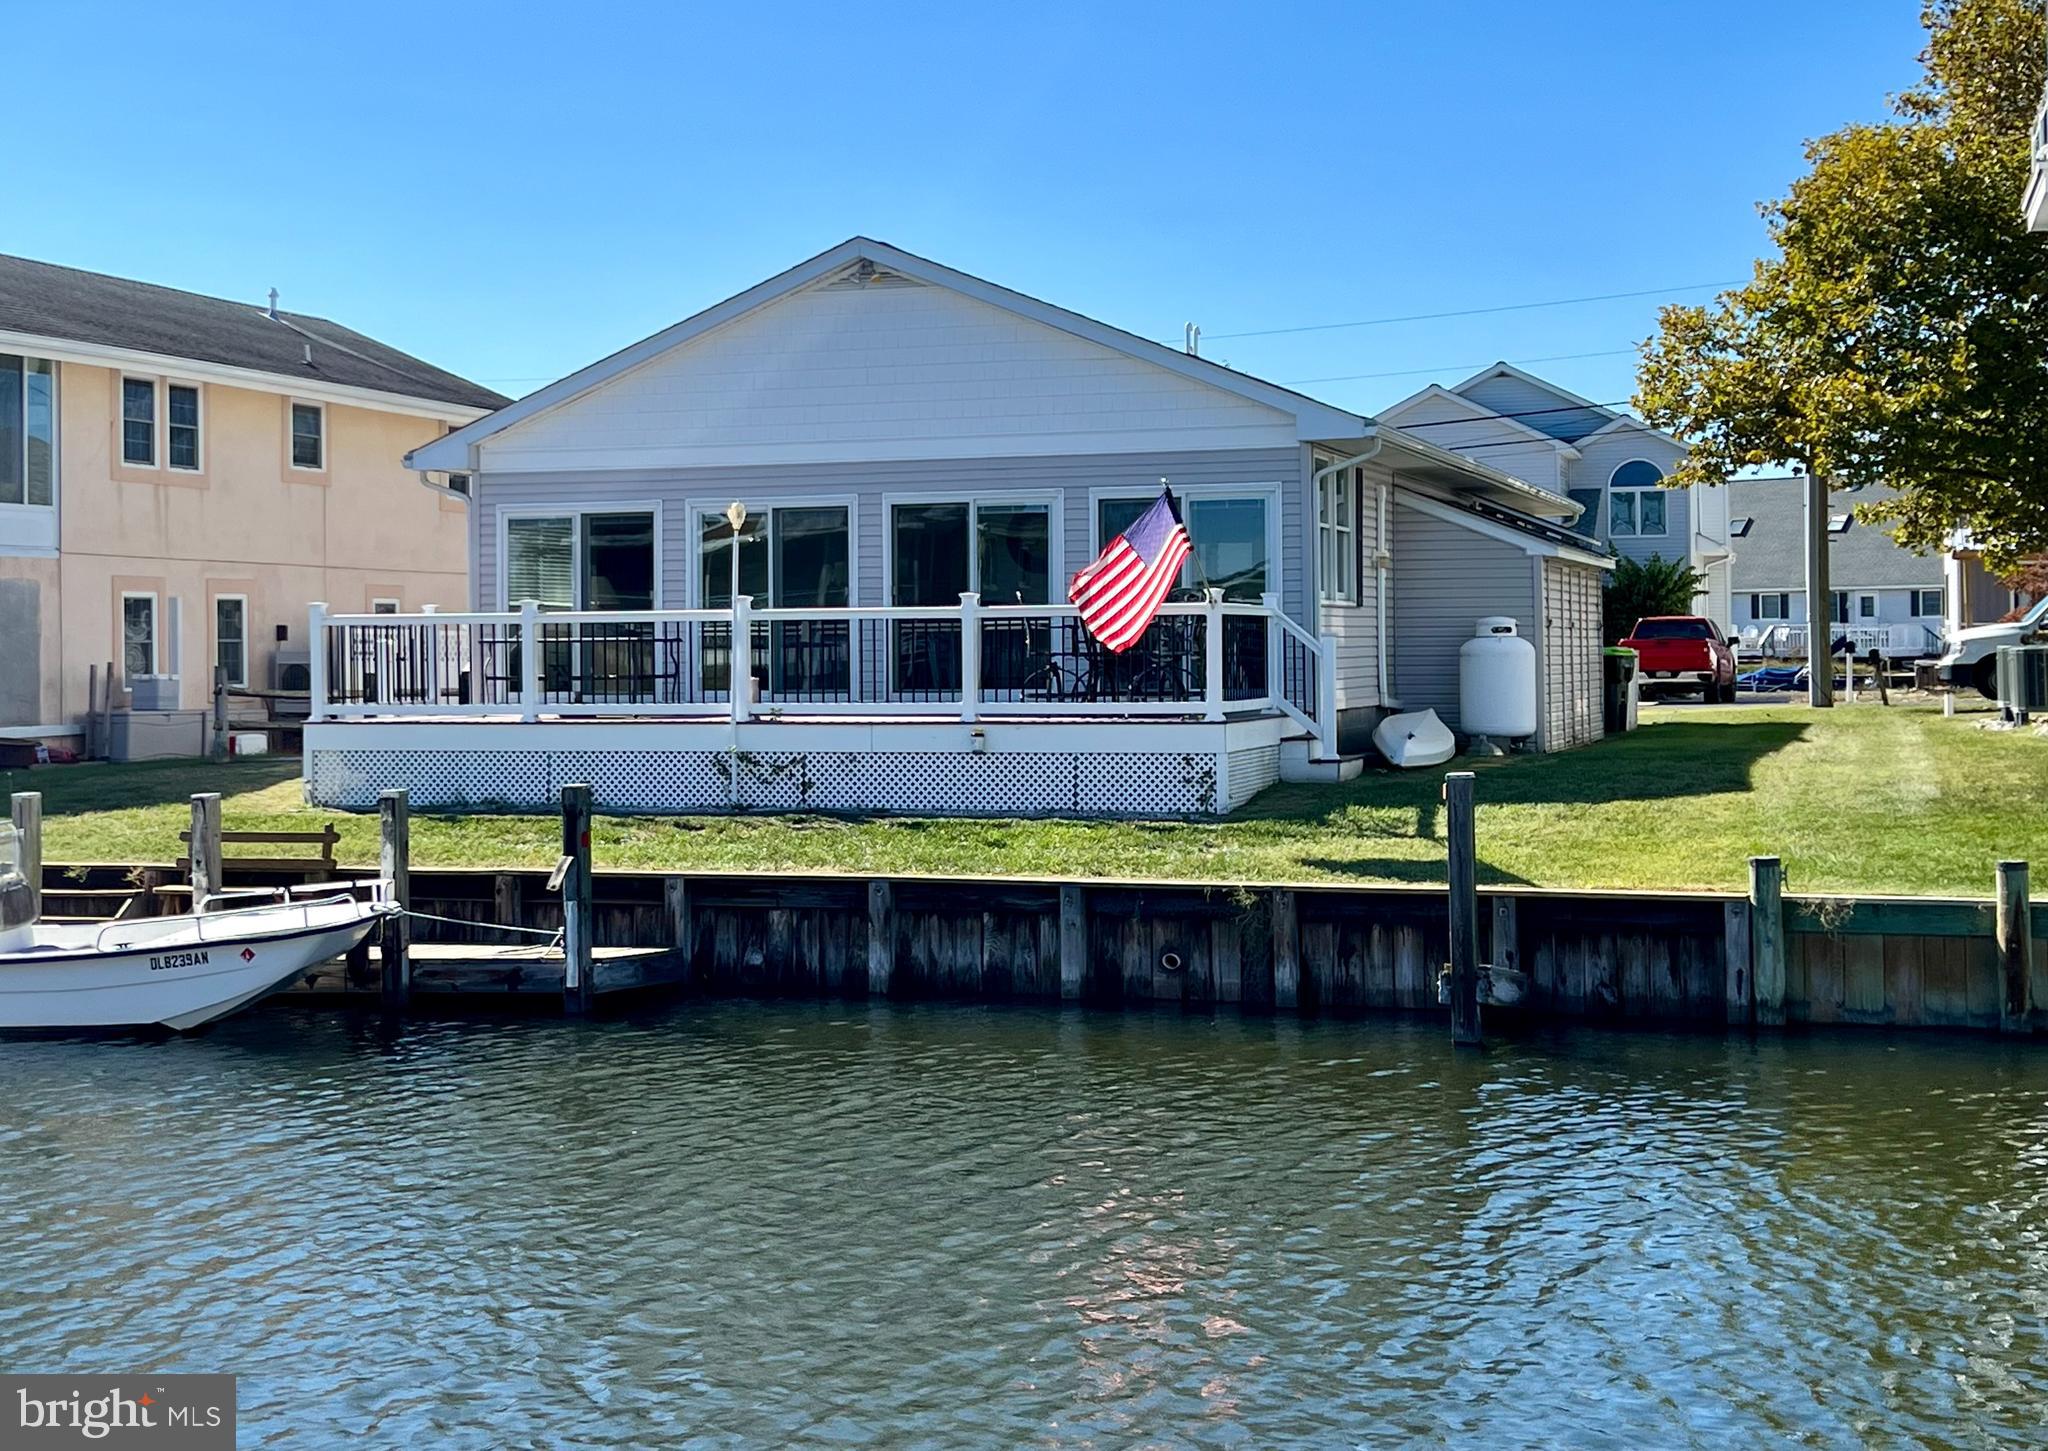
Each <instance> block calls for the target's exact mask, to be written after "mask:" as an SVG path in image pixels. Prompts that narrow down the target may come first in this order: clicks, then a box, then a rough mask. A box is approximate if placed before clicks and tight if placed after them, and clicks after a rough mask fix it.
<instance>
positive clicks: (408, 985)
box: [377, 790, 412, 1013]
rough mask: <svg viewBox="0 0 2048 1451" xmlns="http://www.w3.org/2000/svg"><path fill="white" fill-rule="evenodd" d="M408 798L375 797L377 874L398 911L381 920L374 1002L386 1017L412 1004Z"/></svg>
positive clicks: (387, 793)
mask: <svg viewBox="0 0 2048 1451" xmlns="http://www.w3.org/2000/svg"><path fill="white" fill-rule="evenodd" d="M411 868H412V798H411V797H410V796H409V795H408V794H407V793H406V792H404V791H402V790H399V791H385V792H383V793H381V794H380V795H379V796H378V797H377V872H378V875H379V876H381V877H383V878H384V880H385V881H387V882H389V883H390V884H391V900H392V901H394V902H396V903H397V904H398V905H399V907H400V909H401V911H400V913H399V915H397V916H393V917H387V918H385V919H384V930H383V941H382V947H383V953H382V958H383V969H384V971H383V975H382V977H381V978H380V979H379V982H378V1000H379V1002H380V1004H381V1005H382V1007H383V1009H384V1011H385V1012H387V1013H398V1012H403V1011H404V1010H405V1008H406V1005H407V1004H408V1003H409V1002H411V1000H412V919H411V918H410V917H408V916H405V915H404V913H405V912H408V911H410V910H411V909H412V872H411Z"/></svg>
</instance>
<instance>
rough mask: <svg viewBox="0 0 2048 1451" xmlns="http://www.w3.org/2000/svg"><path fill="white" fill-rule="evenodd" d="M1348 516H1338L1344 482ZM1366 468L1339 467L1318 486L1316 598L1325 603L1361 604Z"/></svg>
mask: <svg viewBox="0 0 2048 1451" xmlns="http://www.w3.org/2000/svg"><path fill="white" fill-rule="evenodd" d="M1347 482H1348V483H1349V485H1350V488H1349V489H1348V490H1346V491H1345V493H1346V494H1347V495H1348V498H1349V501H1350V503H1349V508H1348V511H1344V512H1348V513H1349V515H1350V517H1349V518H1342V517H1339V515H1340V511H1339V509H1338V508H1337V502H1338V498H1339V489H1340V487H1341V485H1343V484H1344V483H1347ZM1364 493H1365V470H1364V469H1362V468H1356V467H1354V468H1348V469H1336V470H1333V471H1332V472H1330V473H1328V474H1326V475H1324V477H1323V479H1322V481H1321V482H1320V483H1319V484H1317V485H1316V598H1317V599H1318V600H1320V601H1321V602H1322V603H1324V604H1326V605H1356V604H1358V603H1359V593H1358V591H1359V585H1360V579H1359V576H1360V574H1361V573H1362V571H1361V570H1360V569H1359V567H1358V533H1359V518H1360V500H1361V498H1362V496H1363V495H1364Z"/></svg>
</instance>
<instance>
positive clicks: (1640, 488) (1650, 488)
mask: <svg viewBox="0 0 2048 1451" xmlns="http://www.w3.org/2000/svg"><path fill="white" fill-rule="evenodd" d="M1630 464H1648V465H1649V466H1650V467H1651V468H1653V469H1656V470H1657V477H1658V478H1660V479H1662V478H1663V477H1664V470H1663V469H1662V468H1661V467H1659V465H1658V463H1657V461H1656V460H1655V459H1648V458H1625V459H1623V460H1622V461H1621V462H1620V463H1618V464H1616V465H1615V466H1614V468H1613V470H1612V471H1611V472H1609V474H1608V475H1607V533H1608V537H1609V538H1612V539H1668V538H1670V537H1671V501H1670V500H1669V499H1666V500H1665V501H1664V517H1663V519H1662V521H1660V523H1659V524H1658V527H1657V528H1656V529H1655V530H1654V531H1652V530H1648V529H1645V528H1643V506H1642V502H1641V501H1640V500H1639V499H1637V498H1636V497H1635V496H1636V495H1638V494H1650V493H1655V494H1668V493H1670V492H1671V490H1669V489H1668V488H1666V487H1665V486H1664V485H1663V484H1661V483H1657V484H1634V485H1622V486H1617V485H1616V484H1615V482H1614V480H1615V479H1616V478H1617V477H1618V476H1619V475H1620V473H1621V471H1622V470H1623V469H1625V468H1627V467H1628V466H1629V465H1630ZM1623 494H1627V495H1629V496H1630V498H1629V511H1628V512H1629V521H1628V525H1629V526H1628V528H1627V529H1625V530H1624V529H1621V528H1618V527H1616V524H1615V511H1614V505H1615V502H1616V500H1618V499H1619V498H1620V497H1621V496H1622V495H1623Z"/></svg>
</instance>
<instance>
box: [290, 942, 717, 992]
mask: <svg viewBox="0 0 2048 1451" xmlns="http://www.w3.org/2000/svg"><path fill="white" fill-rule="evenodd" d="M409 955H410V957H411V959H412V995H413V997H415V998H437V997H466V998H474V997H479V996H483V997H503V998H524V999H528V1000H532V1001H535V1002H546V1003H547V1004H548V1005H550V1006H555V1007H559V1006H560V1005H561V997H562V983H563V977H564V973H565V968H566V959H565V957H564V955H563V953H562V950H561V949H560V948H559V947H550V946H545V945H541V946H532V947H528V946H504V947H500V946H493V945H490V944H488V943H461V942H415V943H413V944H412V946H411V950H410V954H409ZM592 956H593V958H594V960H595V971H594V972H593V974H592V979H593V980H592V988H593V991H594V992H595V993H596V995H597V996H598V997H599V998H610V997H614V996H615V995H617V994H620V993H635V992H646V991H650V990H659V989H663V988H674V987H680V986H682V985H683V984H684V983H685V982H687V981H688V978H689V964H688V963H686V962H685V961H684V960H683V956H682V954H681V953H679V952H676V951H674V950H673V949H669V948H660V947H599V948H595V949H593V950H592ZM381 988H382V972H381V969H380V968H379V967H378V966H376V965H374V964H366V963H357V964H351V963H349V962H348V961H347V960H346V959H342V958H337V959H335V960H334V961H333V962H325V963H322V964H320V965H319V966H318V967H316V968H314V969H313V970H312V971H311V972H308V973H307V974H306V976H305V978H304V979H303V980H302V981H301V982H299V983H297V984H296V985H294V986H293V987H292V988H290V989H289V990H288V991H287V993H286V996H287V997H289V998H291V999H293V1000H300V999H308V1000H317V1001H344V1002H348V1003H351V1004H355V1005H362V1004H369V1005H375V1004H376V1002H377V1001H378V998H379V995H380V992H381Z"/></svg>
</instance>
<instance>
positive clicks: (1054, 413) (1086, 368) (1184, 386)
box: [481, 285, 1297, 470]
mask: <svg viewBox="0 0 2048 1451" xmlns="http://www.w3.org/2000/svg"><path fill="white" fill-rule="evenodd" d="M1296 443H1297V436H1296V431H1295V423H1294V420H1293V418H1292V417H1290V416H1288V415H1286V414H1283V413H1281V412H1280V411H1279V410H1277V409H1273V408H1268V407H1266V406H1265V405H1263V404H1260V403H1254V402H1252V401H1250V400H1248V399H1245V398H1241V397H1238V396H1236V395H1234V394H1231V393H1227V392H1224V391H1223V390H1221V389H1218V388H1212V387H1209V386H1206V385H1204V384H1202V383H1198V382H1195V381H1193V380H1192V379H1188V378H1183V377H1181V376H1179V375H1177V374H1175V373H1173V372H1170V371H1168V370H1167V369H1164V368H1160V367H1157V366H1154V365H1152V364H1148V363H1145V362H1141V361H1139V360H1138V359H1136V358H1133V357H1129V356H1127V355H1125V354H1122V353H1118V352H1114V351H1112V350H1111V349H1109V348H1106V347H1103V346H1101V345H1099V344H1096V343H1092V342H1088V341H1085V340H1083V339H1081V338H1079V337H1076V336H1074V335H1072V334H1069V333H1066V332H1062V331H1060V330H1059V329H1057V328H1054V327H1050V326H1047V325H1045V324H1042V323H1038V322H1034V321H1032V320H1030V319H1027V318H1021V317H1019V316H1017V315H1016V314H1014V313H1011V312H1007V311H1005V310H1003V309H1001V308H997V307H993V306H991V305H989V304H987V303H983V302H980V301H977V300H975V299H973V298H969V297H965V296H962V295H961V294H959V293H956V292H953V291H951V290H950V289H947V288H943V287H932V286H895V287H870V288H864V289H856V288H848V287H841V286H832V285H818V286H813V287H811V288H808V289H805V290H803V291H800V292H797V293H794V294H792V295H790V296H788V297H785V298H783V299H781V300H779V301H777V302H774V303H771V304H769V305H768V306H766V307H763V308H761V309H759V310H758V311H756V312H753V313H750V314H747V315H746V316H743V317H740V318H738V319H735V320H734V321H733V322H731V323H729V324H727V325H726V326H724V327H722V328H719V329H717V330H715V331H713V332H711V333H708V334H706V335H705V336H703V337H701V338H698V339H696V340H694V341H692V342H689V343H686V344H683V345H682V346H680V347H678V348H677V349H675V350H674V351H672V352H670V353H667V354H664V355H662V356H661V357H658V358H656V359H653V360H652V361H650V362H648V363H646V364H644V365H642V366H641V367H639V368H637V369H635V370H634V371H632V372H630V373H627V374H625V375H623V376H622V377H619V378H617V379H615V380H613V381H611V382H609V383H606V384H604V385H602V386H600V387H598V388H597V389H595V390H594V391H593V392H591V393H589V394H587V395H585V396H584V397H582V398H578V399H575V400H573V401H570V402H568V403H565V404H562V405H561V406H559V407H557V408H554V409H551V410H549V411H547V412H544V413H541V414H538V415H536V416H535V417H534V418H532V419H530V420H528V421H526V422H524V423H521V424H518V425H516V426H514V427H513V428H510V429H508V430H506V431H505V432H503V433H501V434H498V435H496V436H495V437H492V438H489V439H487V440H485V441H484V443H483V444H482V446H481V448H482V454H483V460H484V468H485V469H486V470H493V469H496V470H531V469H546V468H560V467H583V468H644V467H664V466H666V467H693V466H718V465H725V464H737V463H759V462H774V461H778V460H779V461H786V462H791V463H802V462H809V461H814V460H822V459H887V458H957V457H974V456H1005V455H1025V454H1033V455H1038V454H1063V453H1088V454H1099V453H1108V452H1125V451H1128V452H1140V453H1142V452H1149V451H1156V450H1160V449H1176V450H1187V449H1190V448H1218V449H1241V448H1247V447H1282V446H1285V447H1292V446H1294V445H1296Z"/></svg>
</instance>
